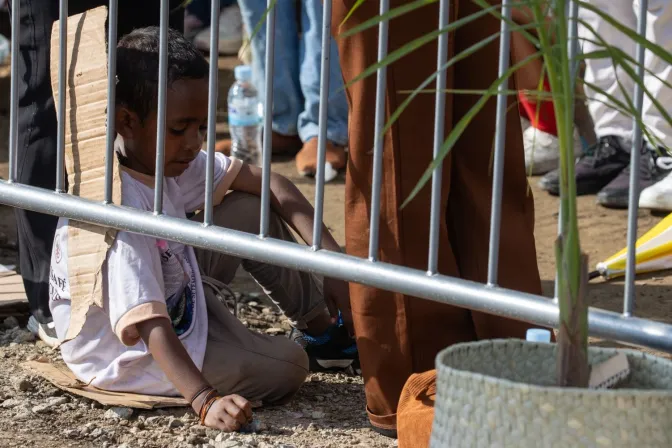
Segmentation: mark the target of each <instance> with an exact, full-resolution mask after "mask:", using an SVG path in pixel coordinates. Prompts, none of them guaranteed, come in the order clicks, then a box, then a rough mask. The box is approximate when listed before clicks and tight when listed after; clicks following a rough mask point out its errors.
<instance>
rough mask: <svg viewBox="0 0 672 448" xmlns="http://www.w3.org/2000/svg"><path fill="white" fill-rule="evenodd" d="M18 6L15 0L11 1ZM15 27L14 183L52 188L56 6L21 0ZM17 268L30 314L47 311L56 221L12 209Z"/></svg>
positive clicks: (43, 316) (45, 319)
mask: <svg viewBox="0 0 672 448" xmlns="http://www.w3.org/2000/svg"><path fill="white" fill-rule="evenodd" d="M14 1H15V2H17V1H18V0H14ZM19 7H20V23H19V26H20V28H19V60H18V64H19V81H18V82H19V92H18V93H19V117H18V127H19V129H18V146H17V148H16V149H17V170H16V173H17V181H18V182H19V183H22V184H28V185H32V186H35V187H41V188H47V189H49V190H53V189H54V188H56V169H55V166H56V110H55V109H54V99H53V96H52V92H51V73H50V63H49V42H50V40H51V29H52V26H53V24H54V21H55V20H57V19H58V3H57V2H51V1H36V0H21V1H20V2H19ZM14 211H15V216H16V226H17V231H18V243H19V266H20V270H21V276H22V277H23V283H24V287H25V289H26V295H27V296H28V302H29V304H30V310H31V313H32V315H33V316H34V317H35V318H36V319H37V320H38V321H39V322H40V323H42V324H48V323H49V322H50V321H51V313H50V312H49V268H50V264H51V249H52V244H53V239H54V233H55V232H56V224H57V222H58V217H55V216H51V215H43V214H41V213H34V212H30V211H27V210H21V209H18V208H16V209H15V210H14Z"/></svg>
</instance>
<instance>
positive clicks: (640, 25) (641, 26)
mask: <svg viewBox="0 0 672 448" xmlns="http://www.w3.org/2000/svg"><path fill="white" fill-rule="evenodd" d="M648 8H649V2H648V0H640V2H639V15H638V16H637V34H639V35H640V36H642V37H645V36H646V15H647V13H648ZM636 48H637V51H636V53H637V77H638V78H639V79H644V56H645V48H644V45H642V44H641V43H637V47H636ZM634 94H635V109H636V110H637V116H636V117H635V118H634V124H633V136H632V150H631V152H630V191H629V197H628V244H627V256H626V257H627V258H626V265H625V266H626V267H625V291H624V298H623V314H624V315H625V316H632V313H633V310H634V308H635V268H636V264H637V262H636V252H637V249H636V248H635V243H636V241H637V212H638V210H639V193H640V191H639V165H640V160H641V152H642V149H643V148H642V144H643V142H642V128H641V127H640V126H639V120H641V118H642V107H643V104H644V91H643V90H642V88H641V87H640V85H639V83H635V92H634Z"/></svg>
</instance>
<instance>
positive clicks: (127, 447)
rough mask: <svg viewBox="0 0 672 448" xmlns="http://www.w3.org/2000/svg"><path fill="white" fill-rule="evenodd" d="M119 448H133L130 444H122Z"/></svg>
mask: <svg viewBox="0 0 672 448" xmlns="http://www.w3.org/2000/svg"><path fill="white" fill-rule="evenodd" d="M117 448H131V447H130V445H129V444H128V443H122V444H121V445H119V446H117Z"/></svg>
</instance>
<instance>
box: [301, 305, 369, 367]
mask: <svg viewBox="0 0 672 448" xmlns="http://www.w3.org/2000/svg"><path fill="white" fill-rule="evenodd" d="M289 338H290V339H291V340H292V341H294V342H296V343H297V344H299V345H300V346H301V347H303V349H304V350H305V351H306V353H307V354H308V359H309V360H310V371H311V372H345V373H350V374H353V375H359V374H361V369H360V366H359V352H358V351H357V343H356V341H355V338H353V337H352V336H350V334H349V333H348V330H347V328H345V325H343V320H342V318H341V316H340V315H339V319H338V322H336V323H335V324H334V325H332V326H331V327H329V328H328V329H327V331H325V332H324V334H322V335H320V336H312V335H309V334H307V333H304V332H302V331H301V330H297V329H296V328H292V331H291V333H290V334H289Z"/></svg>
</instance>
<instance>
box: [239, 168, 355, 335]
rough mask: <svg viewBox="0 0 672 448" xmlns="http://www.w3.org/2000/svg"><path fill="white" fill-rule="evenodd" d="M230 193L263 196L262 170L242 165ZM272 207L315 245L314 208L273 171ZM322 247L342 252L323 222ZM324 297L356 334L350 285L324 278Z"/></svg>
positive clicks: (334, 314) (287, 181) (305, 240)
mask: <svg viewBox="0 0 672 448" xmlns="http://www.w3.org/2000/svg"><path fill="white" fill-rule="evenodd" d="M231 190H235V191H242V192H245V193H249V194H253V195H255V196H261V168H259V167H258V166H254V165H248V164H246V163H245V164H243V166H242V168H241V169H240V172H239V173H238V175H237V176H236V178H235V179H234V180H233V182H232V183H231ZM271 208H272V209H273V211H274V212H275V213H277V214H278V215H280V217H281V218H282V220H283V221H285V222H286V223H287V224H289V225H290V226H291V227H292V229H294V230H295V231H296V232H297V233H298V234H299V236H300V237H301V239H302V240H303V241H304V242H305V243H306V244H308V245H312V244H313V216H314V209H313V206H312V205H310V202H308V200H307V199H306V197H305V196H304V195H303V194H302V193H301V192H300V191H299V189H298V188H296V185H294V184H293V183H292V182H291V181H290V180H289V179H287V178H285V177H284V176H281V175H279V174H277V173H273V172H271ZM320 246H321V247H322V248H324V249H327V250H331V251H334V252H341V247H340V246H339V245H338V243H337V242H336V240H335V239H334V237H333V236H332V235H331V232H329V230H328V229H327V226H325V225H324V223H323V224H322V240H321V241H320ZM324 298H325V301H326V302H327V306H328V307H329V312H330V314H331V315H332V317H336V316H337V314H338V311H339V310H340V311H341V313H342V316H343V321H344V322H345V325H346V326H347V328H348V330H349V331H350V333H353V325H352V312H351V311H350V294H349V291H348V284H347V283H345V282H343V281H340V280H334V279H329V278H325V279H324Z"/></svg>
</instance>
